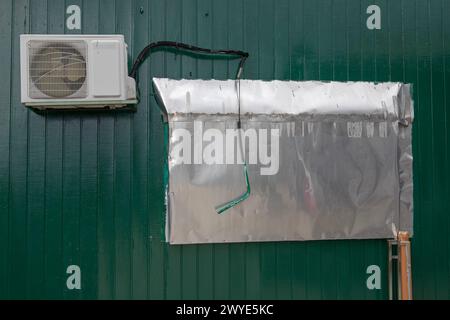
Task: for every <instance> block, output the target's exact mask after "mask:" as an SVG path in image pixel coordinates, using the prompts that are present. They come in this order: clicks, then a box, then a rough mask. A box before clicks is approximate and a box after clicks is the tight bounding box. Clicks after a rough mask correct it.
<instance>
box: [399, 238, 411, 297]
mask: <svg viewBox="0 0 450 320" xmlns="http://www.w3.org/2000/svg"><path fill="white" fill-rule="evenodd" d="M398 248H399V254H398V255H399V269H400V300H412V277H411V242H410V241H409V233H408V232H405V231H400V232H399V233H398Z"/></svg>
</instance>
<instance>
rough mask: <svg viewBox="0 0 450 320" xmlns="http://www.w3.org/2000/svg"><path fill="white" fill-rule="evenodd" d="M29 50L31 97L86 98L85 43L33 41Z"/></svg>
mask: <svg viewBox="0 0 450 320" xmlns="http://www.w3.org/2000/svg"><path fill="white" fill-rule="evenodd" d="M28 48H29V94H30V97H31V98H83V97H86V95H87V86H86V44H85V42H84V41H73V40H72V41H61V42H53V41H52V42H49V41H39V40H32V41H30V42H29V43H28Z"/></svg>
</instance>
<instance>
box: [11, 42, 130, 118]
mask: <svg viewBox="0 0 450 320" xmlns="http://www.w3.org/2000/svg"><path fill="white" fill-rule="evenodd" d="M35 40H38V41H49V42H58V43H61V42H64V41H68V42H73V41H83V42H84V43H85V44H86V49H87V52H86V57H85V60H86V86H87V90H86V94H85V97H82V98H80V97H76V95H74V96H73V97H70V96H69V97H65V98H54V97H48V96H45V95H43V96H42V97H39V98H31V97H30V81H29V54H30V41H35ZM20 74H21V101H22V103H24V104H25V105H28V106H34V107H39V108H41V109H47V108H61V107H62V108H76V107H87V108H89V107H93V108H96V107H99V106H109V107H111V108H114V107H119V106H124V105H128V104H134V103H137V101H136V84H135V81H134V79H133V78H131V77H129V76H128V67H127V45H126V44H125V41H124V37H123V35H84V34H83V35H48V34H45V35H38V34H33V35H31V34H23V35H20Z"/></svg>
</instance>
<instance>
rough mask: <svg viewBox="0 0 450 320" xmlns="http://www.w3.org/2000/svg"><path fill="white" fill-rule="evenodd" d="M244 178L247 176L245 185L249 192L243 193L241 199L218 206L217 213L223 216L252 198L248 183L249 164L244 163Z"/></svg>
mask: <svg viewBox="0 0 450 320" xmlns="http://www.w3.org/2000/svg"><path fill="white" fill-rule="evenodd" d="M244 176H245V185H246V186H247V191H246V192H245V193H243V194H242V195H241V196H240V197H238V198H236V199H233V200H231V201H228V202H227V203H225V204H222V205H220V206H217V207H216V208H215V209H216V212H217V213H218V214H221V213H223V212H225V211H227V210H228V209H231V208H233V207H234V206H236V205H238V204H239V203H241V202H242V201H244V200H245V199H247V198H248V197H249V196H250V191H251V190H250V183H249V181H248V172H247V164H246V163H244Z"/></svg>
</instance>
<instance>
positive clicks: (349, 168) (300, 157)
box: [153, 78, 414, 244]
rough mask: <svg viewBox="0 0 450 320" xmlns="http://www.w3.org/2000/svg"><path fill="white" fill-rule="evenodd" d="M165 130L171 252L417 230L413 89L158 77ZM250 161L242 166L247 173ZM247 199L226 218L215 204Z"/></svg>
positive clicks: (396, 85) (397, 85)
mask: <svg viewBox="0 0 450 320" xmlns="http://www.w3.org/2000/svg"><path fill="white" fill-rule="evenodd" d="M153 84H154V87H155V91H156V96H157V100H158V102H159V105H160V107H161V109H162V112H163V113H164V115H165V118H166V120H167V121H168V124H169V130H168V132H169V134H168V137H167V138H168V142H169V143H168V148H169V149H168V155H169V159H168V170H169V179H168V185H167V198H166V199H167V206H166V208H167V212H166V239H167V241H169V242H170V243H171V244H187V243H222V242H245V241H296V240H298V241H303V240H322V239H323V240H324V239H374V238H393V237H395V235H396V233H397V232H398V231H399V230H402V231H409V232H410V233H411V234H412V231H413V223H412V217H413V207H412V204H413V202H412V148H411V126H412V125H411V123H412V120H413V117H414V114H413V103H412V100H411V95H410V85H407V84H401V83H379V84H374V83H367V82H348V83H342V82H326V83H325V82H317V81H307V82H294V81H270V82H269V81H257V80H241V82H240V118H241V123H242V128H241V130H238V129H237V119H238V99H237V89H238V86H237V83H236V82H235V81H234V80H228V81H217V80H171V79H157V78H155V79H153ZM244 164H245V165H244ZM245 167H246V168H247V170H248V180H249V185H250V196H249V197H248V198H246V199H245V200H243V201H242V202H240V203H239V204H237V205H235V206H233V207H231V208H230V209H228V210H226V211H225V212H223V213H221V214H218V213H217V211H216V209H215V208H216V207H217V206H220V205H222V204H224V203H227V202H228V201H230V200H232V199H235V198H237V197H239V196H240V195H242V194H243V193H245V191H246V181H245V179H246V178H245V175H244V168H245Z"/></svg>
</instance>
